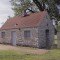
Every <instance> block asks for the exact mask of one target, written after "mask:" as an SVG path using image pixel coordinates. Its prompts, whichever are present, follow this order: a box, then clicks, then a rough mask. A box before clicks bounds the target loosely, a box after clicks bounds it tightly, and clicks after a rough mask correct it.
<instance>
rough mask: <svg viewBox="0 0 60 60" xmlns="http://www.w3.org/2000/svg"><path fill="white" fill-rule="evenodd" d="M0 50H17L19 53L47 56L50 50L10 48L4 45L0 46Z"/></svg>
mask: <svg viewBox="0 0 60 60" xmlns="http://www.w3.org/2000/svg"><path fill="white" fill-rule="evenodd" d="M0 50H15V51H18V52H23V53H27V54H28V53H32V54H45V53H47V52H48V50H44V49H37V48H29V47H17V46H16V47H15V46H10V45H2V44H0Z"/></svg>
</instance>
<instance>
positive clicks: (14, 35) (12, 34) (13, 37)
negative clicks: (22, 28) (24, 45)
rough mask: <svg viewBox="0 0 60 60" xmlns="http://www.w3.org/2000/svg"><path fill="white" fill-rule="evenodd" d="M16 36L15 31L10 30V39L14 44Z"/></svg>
mask: <svg viewBox="0 0 60 60" xmlns="http://www.w3.org/2000/svg"><path fill="white" fill-rule="evenodd" d="M16 38H17V36H16V32H15V31H12V32H11V41H12V45H14V46H15V45H16Z"/></svg>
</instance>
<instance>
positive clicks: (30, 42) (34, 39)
mask: <svg viewBox="0 0 60 60" xmlns="http://www.w3.org/2000/svg"><path fill="white" fill-rule="evenodd" d="M26 30H30V32H31V38H28V39H25V38H24V31H26ZM12 31H15V32H16V34H17V41H16V43H17V44H18V45H24V46H32V47H38V30H37V28H21V29H11V30H2V31H0V43H8V44H11V43H12V41H11V32H12ZM1 32H5V37H4V38H1Z"/></svg>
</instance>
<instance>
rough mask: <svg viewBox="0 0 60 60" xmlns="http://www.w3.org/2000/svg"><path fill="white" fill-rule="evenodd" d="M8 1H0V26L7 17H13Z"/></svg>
mask: <svg viewBox="0 0 60 60" xmlns="http://www.w3.org/2000/svg"><path fill="white" fill-rule="evenodd" d="M9 1H10V0H0V26H1V25H2V23H4V22H5V21H6V20H7V18H8V16H13V11H12V9H11V4H10V2H9Z"/></svg>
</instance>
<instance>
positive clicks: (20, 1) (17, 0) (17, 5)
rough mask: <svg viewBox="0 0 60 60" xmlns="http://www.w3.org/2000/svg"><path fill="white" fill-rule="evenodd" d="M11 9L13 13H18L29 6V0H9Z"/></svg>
mask: <svg viewBox="0 0 60 60" xmlns="http://www.w3.org/2000/svg"><path fill="white" fill-rule="evenodd" d="M10 2H11V4H12V6H13V7H12V10H13V11H14V13H15V14H14V15H15V16H16V15H20V14H21V13H22V12H23V11H24V10H26V9H27V8H28V7H29V6H30V0H11V1H10Z"/></svg>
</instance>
